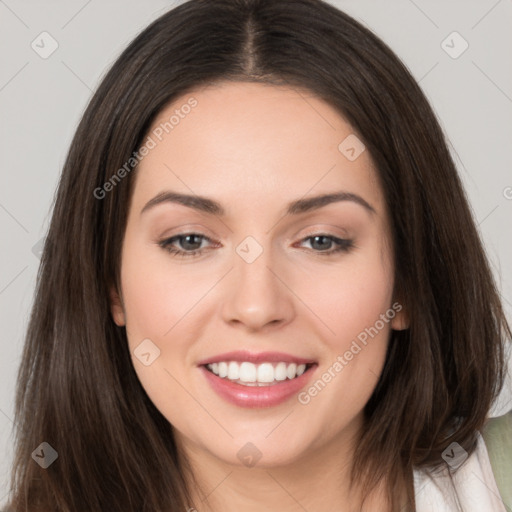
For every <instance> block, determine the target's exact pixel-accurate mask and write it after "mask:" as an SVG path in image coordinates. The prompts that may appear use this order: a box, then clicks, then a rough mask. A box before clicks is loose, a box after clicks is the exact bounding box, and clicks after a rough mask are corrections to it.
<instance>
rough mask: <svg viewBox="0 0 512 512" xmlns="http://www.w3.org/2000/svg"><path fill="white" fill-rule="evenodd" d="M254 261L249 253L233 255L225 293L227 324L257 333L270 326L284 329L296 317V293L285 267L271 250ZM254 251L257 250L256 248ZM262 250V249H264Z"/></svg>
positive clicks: (223, 314)
mask: <svg viewBox="0 0 512 512" xmlns="http://www.w3.org/2000/svg"><path fill="white" fill-rule="evenodd" d="M261 248H262V249H263V251H262V252H261V254H260V255H259V256H258V257H257V258H256V259H255V260H254V261H251V258H246V257H245V254H244V253H242V252H240V254H242V256H240V254H239V253H237V252H235V253H234V254H233V266H234V268H233V270H232V272H230V276H229V281H228V283H227V285H226V286H227V289H226V291H225V293H224V298H223V305H222V316H223V319H224V321H225V322H227V323H230V324H233V325H238V326H240V327H245V328H246V329H248V330H250V331H257V330H261V329H265V328H268V327H270V326H272V325H273V326H274V327H277V326H281V327H282V326H284V325H286V324H287V323H289V322H290V321H292V319H293V317H294V315H295V306H294V293H293V290H292V286H293V285H291V283H289V282H287V281H290V278H289V277H288V276H289V275H290V272H287V271H286V270H285V269H284V268H283V267H284V265H285V264H284V263H283V264H278V262H277V261H276V260H275V259H274V258H273V257H272V253H271V250H270V249H268V248H263V247H261ZM251 250H255V248H254V246H252V247H251ZM260 250H261V249H260Z"/></svg>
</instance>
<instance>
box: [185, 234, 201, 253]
mask: <svg viewBox="0 0 512 512" xmlns="http://www.w3.org/2000/svg"><path fill="white" fill-rule="evenodd" d="M196 236H197V235H187V236H185V237H184V238H185V244H184V246H185V248H187V249H191V250H194V249H197V247H187V245H189V242H188V239H189V238H192V239H193V238H194V237H196ZM190 243H191V244H192V245H197V244H198V243H199V245H201V242H195V243H194V242H190Z"/></svg>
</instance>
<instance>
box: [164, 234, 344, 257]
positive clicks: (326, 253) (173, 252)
mask: <svg viewBox="0 0 512 512" xmlns="http://www.w3.org/2000/svg"><path fill="white" fill-rule="evenodd" d="M191 235H194V236H196V237H200V238H201V239H203V240H207V241H209V242H211V241H212V240H211V239H210V238H209V237H207V236H206V235H202V234H201V233H182V234H180V235H175V236H173V237H171V238H168V239H166V240H162V241H161V242H158V245H159V246H160V247H162V248H163V249H164V250H165V251H167V252H169V253H171V255H172V256H173V257H178V258H191V257H194V256H199V255H200V254H201V253H202V252H203V251H204V249H195V250H193V251H182V250H179V249H176V248H174V247H172V244H173V243H174V242H175V241H177V240H180V239H183V238H186V237H187V236H191ZM316 237H323V238H328V239H331V240H332V241H333V242H334V243H335V244H337V245H338V247H337V248H336V249H334V250H332V251H313V252H315V253H317V254H319V255H321V256H332V255H334V254H337V253H340V252H345V253H347V252H349V251H350V250H351V249H353V248H354V241H353V240H350V239H343V238H337V237H335V236H332V235H328V234H325V233H315V234H311V235H308V236H306V237H304V238H303V239H302V240H301V242H303V241H305V240H311V239H313V238H316Z"/></svg>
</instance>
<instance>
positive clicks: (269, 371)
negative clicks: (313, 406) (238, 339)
mask: <svg viewBox="0 0 512 512" xmlns="http://www.w3.org/2000/svg"><path fill="white" fill-rule="evenodd" d="M201 366H203V367H204V368H205V369H206V370H207V371H208V372H210V373H212V374H213V375H216V376H217V377H219V378H221V379H224V380H227V381H229V382H232V383H234V384H238V385H241V386H251V387H263V386H276V385H278V384H280V383H282V382H285V381H291V380H295V379H297V378H299V377H300V376H301V375H303V374H305V373H306V372H308V371H309V370H311V368H313V367H314V366H317V363H302V364H296V363H286V362H284V361H279V362H269V361H267V362H263V363H260V364H255V363H251V362H249V361H242V362H240V361H220V362H215V363H208V364H204V365H201Z"/></svg>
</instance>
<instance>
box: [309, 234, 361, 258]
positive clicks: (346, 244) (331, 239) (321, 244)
mask: <svg viewBox="0 0 512 512" xmlns="http://www.w3.org/2000/svg"><path fill="white" fill-rule="evenodd" d="M302 241H303V242H304V241H310V244H311V246H312V247H313V248H315V247H316V248H319V249H320V250H318V251H316V250H315V251H314V252H316V253H318V254H320V255H322V256H329V255H331V254H335V253H339V252H349V251H350V249H352V248H353V247H354V241H353V240H349V239H344V238H338V237H335V236H332V235H327V234H323V233H319V234H314V235H310V236H307V237H306V238H303V239H302ZM333 244H334V245H335V247H334V249H332V250H328V249H329V247H332V245H333ZM326 245H327V246H329V247H327V248H326Z"/></svg>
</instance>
